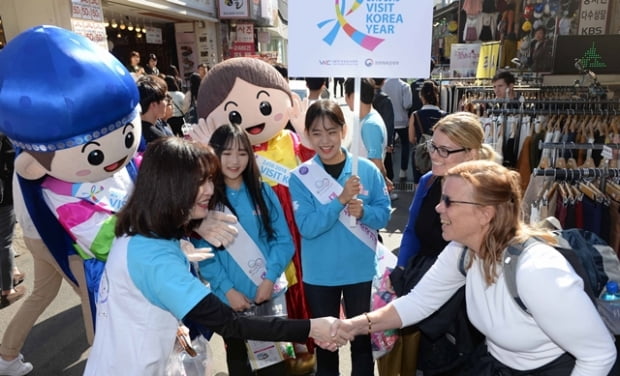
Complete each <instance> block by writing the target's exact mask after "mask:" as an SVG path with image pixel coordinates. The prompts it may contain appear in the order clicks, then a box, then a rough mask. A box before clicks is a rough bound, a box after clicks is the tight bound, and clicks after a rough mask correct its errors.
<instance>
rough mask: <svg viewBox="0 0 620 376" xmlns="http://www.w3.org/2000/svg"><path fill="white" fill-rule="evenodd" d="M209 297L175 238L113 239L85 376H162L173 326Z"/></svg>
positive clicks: (172, 334) (175, 328) (172, 344)
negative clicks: (191, 269) (190, 270)
mask: <svg viewBox="0 0 620 376" xmlns="http://www.w3.org/2000/svg"><path fill="white" fill-rule="evenodd" d="M209 293H210V290H209V289H208V288H207V287H206V286H204V285H203V284H202V283H201V282H200V281H199V280H198V279H197V278H196V277H194V276H193V275H192V274H191V273H190V272H189V262H188V260H187V258H186V257H185V255H184V254H183V252H182V251H181V248H180V246H179V241H178V240H162V239H152V238H146V237H144V236H140V235H136V236H132V237H122V238H116V239H115V240H114V243H113V244H112V249H111V251H110V256H109V257H108V261H107V263H106V266H105V270H104V274H103V277H102V278H101V283H100V286H99V294H98V296H97V318H96V331H95V332H96V335H95V343H94V344H93V347H92V349H91V351H90V356H89V358H88V362H87V363H86V370H85V371H84V375H89V376H92V375H102V376H109V375H126V376H132V375H135V376H142V375H163V374H164V371H165V367H166V363H167V361H168V358H169V356H170V354H171V352H172V349H173V346H174V341H175V337H176V332H177V327H178V322H179V321H180V320H181V319H182V318H183V317H184V316H185V315H187V313H188V312H189V311H191V309H192V308H194V307H195V306H196V305H197V304H198V303H199V302H200V301H201V300H202V299H204V297H205V296H207V295H208V294H209Z"/></svg>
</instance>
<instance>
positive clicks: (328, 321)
mask: <svg viewBox="0 0 620 376" xmlns="http://www.w3.org/2000/svg"><path fill="white" fill-rule="evenodd" d="M358 334H365V333H357V332H356V329H355V327H354V325H353V322H352V320H351V319H347V320H339V319H337V318H334V317H321V318H317V319H310V335H309V337H312V338H313V339H314V343H316V344H317V346H319V347H321V348H323V349H325V350H329V351H336V350H338V348H339V347H340V346H343V345H345V344H346V343H347V342H348V341H352V340H353V339H355V336H356V335H358Z"/></svg>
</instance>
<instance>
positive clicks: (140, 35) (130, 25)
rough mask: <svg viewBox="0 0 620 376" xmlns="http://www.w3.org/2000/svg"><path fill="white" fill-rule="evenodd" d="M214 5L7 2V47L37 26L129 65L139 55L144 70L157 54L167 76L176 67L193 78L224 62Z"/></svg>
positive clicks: (129, 0) (209, 0)
mask: <svg viewBox="0 0 620 376" xmlns="http://www.w3.org/2000/svg"><path fill="white" fill-rule="evenodd" d="M215 1H216V0H185V1H184V2H183V4H184V5H179V4H180V3H179V2H178V1H171V0H49V1H37V0H3V1H2V2H0V17H1V18H2V20H3V21H4V22H3V24H2V25H3V26H4V34H5V35H6V40H7V41H10V40H11V38H13V37H14V36H15V35H17V34H19V33H20V32H21V31H23V30H26V29H27V28H29V27H32V26H36V25H40V24H50V25H56V26H59V27H63V28H66V29H70V30H73V31H74V32H76V33H78V34H82V35H84V36H86V37H88V38H89V39H91V40H93V41H94V42H95V43H98V44H100V45H101V46H102V47H104V48H107V49H109V50H110V51H111V52H112V53H113V54H114V55H115V56H116V57H117V58H118V59H119V60H120V61H122V62H123V63H125V64H129V55H130V53H131V51H137V52H139V53H140V55H141V58H142V61H141V64H143V65H144V64H146V62H147V57H148V56H149V54H155V55H156V56H157V59H158V64H157V66H158V68H159V70H160V71H161V72H162V73H166V74H168V73H169V67H170V65H175V66H177V67H178V68H179V70H180V71H181V74H182V75H189V74H191V73H192V72H193V71H194V70H195V69H196V68H197V66H198V64H200V63H205V64H207V65H209V66H212V65H214V64H216V63H217V62H218V61H220V60H221V57H222V53H221V51H222V47H221V42H220V41H221V39H222V38H221V37H220V36H219V28H218V24H219V20H218V19H217V18H216V15H217V12H216V4H215ZM0 42H1V40H0ZM181 46H183V48H181Z"/></svg>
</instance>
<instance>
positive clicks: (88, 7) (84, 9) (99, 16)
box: [71, 0, 103, 22]
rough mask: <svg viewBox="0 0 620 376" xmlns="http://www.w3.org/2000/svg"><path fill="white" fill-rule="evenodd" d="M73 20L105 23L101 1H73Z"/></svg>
mask: <svg viewBox="0 0 620 376" xmlns="http://www.w3.org/2000/svg"><path fill="white" fill-rule="evenodd" d="M71 18H76V19H79V20H91V21H98V22H103V9H102V8H101V0H71Z"/></svg>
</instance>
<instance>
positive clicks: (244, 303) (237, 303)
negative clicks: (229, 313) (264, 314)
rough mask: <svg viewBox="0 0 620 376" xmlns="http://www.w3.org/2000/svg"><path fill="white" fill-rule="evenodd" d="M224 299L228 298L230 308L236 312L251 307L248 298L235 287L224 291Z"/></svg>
mask: <svg viewBox="0 0 620 376" xmlns="http://www.w3.org/2000/svg"><path fill="white" fill-rule="evenodd" d="M226 299H228V303H229V304H230V308H232V309H233V310H235V311H237V312H241V311H245V310H246V309H249V308H250V307H251V304H250V303H251V302H250V300H249V299H248V298H246V297H245V295H243V294H242V293H240V292H239V291H237V290H235V289H230V290H228V291H227V292H226Z"/></svg>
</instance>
